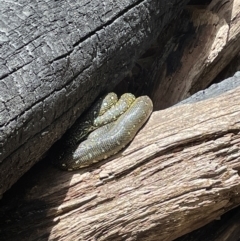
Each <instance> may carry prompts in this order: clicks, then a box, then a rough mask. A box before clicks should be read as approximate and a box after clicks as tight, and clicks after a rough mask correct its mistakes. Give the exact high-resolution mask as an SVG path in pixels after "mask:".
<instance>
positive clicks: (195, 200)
mask: <svg viewBox="0 0 240 241" xmlns="http://www.w3.org/2000/svg"><path fill="white" fill-rule="evenodd" d="M239 120H240V88H237V89H234V90H232V91H229V92H227V93H226V94H223V95H221V96H219V97H217V98H212V99H208V100H206V101H202V102H198V103H194V104H186V105H182V106H177V107H172V108H169V109H166V110H163V111H157V112H154V113H153V114H152V116H151V118H150V120H149V121H148V123H147V124H146V125H145V126H144V128H143V129H142V130H141V131H140V132H139V133H138V135H137V136H136V137H135V139H134V140H133V142H132V143H131V144H130V145H129V146H128V147H127V148H126V149H125V150H124V151H122V152H121V153H120V154H118V155H117V156H114V157H113V158H111V159H108V160H106V161H104V162H101V163H99V164H97V165H96V166H93V167H91V168H87V169H84V170H81V171H76V172H73V173H68V172H61V171H59V170H57V169H54V168H53V167H51V166H49V165H47V162H48V161H49V160H47V159H46V161H45V162H43V164H42V165H43V168H42V169H40V167H36V169H35V171H34V170H33V171H32V173H31V172H30V173H29V174H28V176H27V177H26V178H25V180H23V181H22V182H23V183H22V184H20V183H19V185H20V186H17V187H16V189H15V191H14V190H13V191H12V192H13V194H12V195H11V194H10V193H8V194H7V195H6V197H5V198H3V200H2V202H1V206H0V220H1V230H0V235H1V237H4V240H6V241H7V240H12V239H11V238H13V237H16V235H17V236H18V237H19V239H21V240H39V239H40V240H43V239H46V240H47V239H48V240H147V241H153V240H156V241H158V240H163V241H170V240H174V239H175V238H177V237H180V236H182V235H183V234H186V233H188V232H190V231H192V230H194V229H197V228H199V227H201V226H203V225H205V224H207V223H209V222H210V221H212V220H214V219H218V218H219V217H220V216H221V215H222V214H223V213H225V212H227V211H228V210H230V209H232V208H234V207H236V206H238V205H239V204H240V177H239V171H240V161H239V160H240V121H239ZM29 180H31V183H30V181H29ZM21 185H22V186H21ZM16 190H18V192H19V194H16ZM15 210H16V211H15ZM36 230H37V232H36Z"/></svg>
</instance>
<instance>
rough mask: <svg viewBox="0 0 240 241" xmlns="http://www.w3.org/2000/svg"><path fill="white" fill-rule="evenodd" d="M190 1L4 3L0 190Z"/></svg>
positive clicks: (0, 51)
mask: <svg viewBox="0 0 240 241" xmlns="http://www.w3.org/2000/svg"><path fill="white" fill-rule="evenodd" d="M187 2H188V1H187V0H185V1H178V0H171V1H168V2H166V1H159V0H143V1H137V0H132V1H114V2H112V1H110V0H107V1H100V0H99V1H47V2H46V1H42V0H40V1H36V0H33V1H32V0H21V1H20V0H17V1H14V3H12V2H9V1H5V0H1V1H0V5H1V8H0V164H1V169H0V195H1V194H2V193H3V192H4V191H6V190H7V189H8V188H9V187H10V186H11V185H12V184H13V183H14V182H16V180H18V179H19V177H21V176H22V175H23V174H24V173H25V172H26V171H27V170H29V168H30V167H32V166H33V165H34V164H35V163H36V162H37V161H38V160H39V159H40V158H41V156H42V155H43V154H44V153H45V152H46V151H47V150H48V149H49V148H50V147H51V145H52V144H53V143H54V142H55V141H56V140H57V139H59V138H60V137H61V136H62V134H63V133H64V132H65V131H66V129H68V128H69V127H70V126H71V125H72V124H73V123H74V121H75V120H76V119H77V118H78V117H79V116H80V114H81V113H82V112H83V111H84V110H85V109H86V108H87V107H88V106H89V105H90V104H91V103H92V102H93V100H94V99H95V98H96V97H97V96H98V95H99V94H100V93H101V92H103V91H109V90H112V88H113V87H114V86H115V85H116V84H117V83H118V82H119V81H120V80H122V78H123V77H124V76H126V75H127V74H128V73H129V71H130V70H131V69H132V66H133V65H134V62H135V61H136V59H138V58H139V56H140V55H141V54H142V53H143V52H144V51H145V50H146V48H148V47H149V46H150V44H151V42H152V41H154V39H156V37H157V36H158V34H159V33H161V32H162V30H163V28H164V26H166V25H167V24H168V23H169V22H170V21H171V20H172V19H174V18H176V17H177V16H178V15H179V13H180V12H181V11H182V8H183V7H184V6H185V5H186V3H187Z"/></svg>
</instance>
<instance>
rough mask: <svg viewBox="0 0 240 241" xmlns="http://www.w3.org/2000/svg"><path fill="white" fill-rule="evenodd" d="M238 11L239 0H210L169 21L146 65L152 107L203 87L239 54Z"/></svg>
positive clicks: (167, 102) (178, 98) (172, 103)
mask: <svg viewBox="0 0 240 241" xmlns="http://www.w3.org/2000/svg"><path fill="white" fill-rule="evenodd" d="M239 12H240V0H231V1H227V2H226V1H223V0H221V1H219V0H213V1H211V3H210V4H209V5H206V6H195V5H194V6H188V7H186V9H185V12H184V14H183V15H182V16H181V18H180V20H179V21H180V22H181V23H178V24H176V23H175V21H173V22H172V24H169V26H168V28H167V29H166V31H165V36H162V35H160V36H159V39H158V41H157V42H156V45H157V46H158V47H156V50H155V52H154V53H155V55H156V56H155V59H154V60H153V61H151V65H150V66H151V67H150V68H148V67H146V68H148V70H149V74H148V76H146V78H145V79H148V81H149V83H151V85H150V86H152V91H150V92H151V93H149V95H150V96H151V97H152V100H153V103H156V104H155V105H154V106H155V110H159V109H163V108H167V107H170V106H172V105H174V104H176V103H178V102H179V101H181V100H183V99H185V98H187V97H189V96H191V95H192V94H194V93H196V92H197V91H199V90H203V89H205V88H207V87H208V86H209V84H210V83H211V82H212V81H213V80H214V79H215V78H216V77H217V76H218V74H219V73H220V72H221V71H222V70H224V68H225V67H226V66H227V65H228V64H229V63H230V62H231V60H233V59H234V58H235V57H236V56H237V55H238V54H239V51H240V45H239V41H240V20H239V18H240V15H239ZM164 38H167V41H166V40H165V39H164ZM156 53H158V54H156ZM151 57H154V56H151ZM143 61H144V59H143ZM145 61H146V60H145ZM143 66H146V65H144V64H143ZM229 76H232V74H231V75H228V76H227V77H229ZM223 79H224V78H223ZM143 81H144V80H143Z"/></svg>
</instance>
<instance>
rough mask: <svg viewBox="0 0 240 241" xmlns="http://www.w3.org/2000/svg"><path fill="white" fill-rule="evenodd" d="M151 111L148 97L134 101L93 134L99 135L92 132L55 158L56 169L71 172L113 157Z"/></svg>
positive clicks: (130, 138) (134, 133) (133, 134)
mask: <svg viewBox="0 0 240 241" xmlns="http://www.w3.org/2000/svg"><path fill="white" fill-rule="evenodd" d="M152 110H153V104H152V101H151V99H150V98H149V97H148V96H141V97H139V98H137V99H136V100H135V101H134V102H133V103H132V104H131V105H130V107H129V108H128V109H127V111H126V112H125V113H123V114H122V115H121V116H120V117H119V118H118V119H117V120H116V121H115V122H113V123H110V124H108V125H106V126H103V127H102V128H100V130H96V132H97V131H98V132H100V134H94V132H93V134H91V135H90V137H89V138H88V139H87V140H85V141H83V142H82V143H80V144H79V145H77V146H75V147H72V148H70V149H68V150H67V151H66V152H65V153H64V155H62V156H60V157H59V159H58V166H59V167H60V168H61V169H64V170H68V171H72V170H76V169H79V168H83V167H87V166H90V165H91V164H93V163H95V162H98V161H100V160H103V159H106V158H108V157H110V156H112V155H114V154H116V153H117V152H119V151H120V150H121V149H123V148H124V147H125V146H126V145H127V144H128V143H129V142H130V141H131V140H132V139H133V138H134V136H135V135H136V133H137V132H138V130H139V129H140V128H141V127H142V126H143V124H144V123H145V122H146V120H147V119H148V118H149V116H150V115H151V113H152ZM101 129H102V130H101ZM101 131H102V132H101ZM103 132H105V133H103Z"/></svg>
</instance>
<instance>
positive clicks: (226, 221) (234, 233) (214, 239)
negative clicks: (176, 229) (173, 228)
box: [175, 207, 240, 241]
mask: <svg viewBox="0 0 240 241" xmlns="http://www.w3.org/2000/svg"><path fill="white" fill-rule="evenodd" d="M239 227H240V207H238V208H235V209H233V210H231V211H229V212H228V213H226V214H224V215H223V216H221V218H219V219H217V220H214V221H213V222H211V223H209V224H207V225H206V226H204V227H203V228H200V229H198V230H196V231H193V232H191V233H190V234H186V235H184V236H183V237H181V238H178V239H176V240H175V241H202V240H207V241H238V240H239V237H240V228H239Z"/></svg>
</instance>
